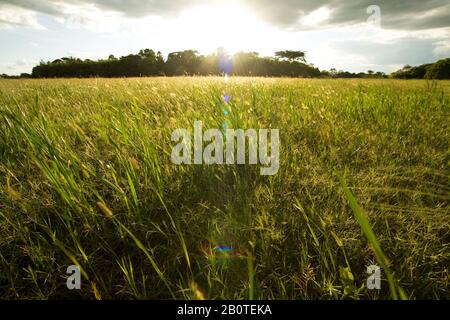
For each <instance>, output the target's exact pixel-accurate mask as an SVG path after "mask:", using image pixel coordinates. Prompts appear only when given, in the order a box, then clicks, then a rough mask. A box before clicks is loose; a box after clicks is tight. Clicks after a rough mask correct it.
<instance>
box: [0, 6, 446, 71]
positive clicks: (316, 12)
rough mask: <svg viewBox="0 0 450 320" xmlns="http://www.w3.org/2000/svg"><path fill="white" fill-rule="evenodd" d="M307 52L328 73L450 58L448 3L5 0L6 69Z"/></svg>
mask: <svg viewBox="0 0 450 320" xmlns="http://www.w3.org/2000/svg"><path fill="white" fill-rule="evenodd" d="M218 47H224V48H225V49H226V50H227V51H228V52H230V53H235V52H238V51H256V52H259V53H260V54H261V55H263V56H272V55H273V54H274V52H276V51H280V50H302V51H306V59H307V61H308V62H309V63H312V64H314V65H315V66H316V67H318V68H320V69H321V70H329V69H331V68H335V69H337V70H346V71H351V72H365V71H367V70H374V71H382V72H386V73H390V72H392V71H395V70H397V69H399V68H401V67H403V66H404V65H406V64H409V65H419V64H423V63H429V62H433V61H436V60H439V59H442V58H447V57H450V1H448V0H401V1H400V0H276V1H275V0H227V1H225V0H91V1H88V0H0V74H2V73H6V74H11V75H13V74H20V73H22V72H26V73H30V72H31V70H32V68H33V66H35V65H37V64H39V62H40V61H42V60H43V61H49V60H50V61H51V60H54V59H57V58H61V57H67V56H73V57H77V58H82V59H88V58H89V59H99V58H107V57H108V56H109V55H110V54H113V55H115V56H116V57H120V56H123V55H128V54H131V53H137V52H138V51H139V50H140V49H144V48H150V49H153V50H155V51H161V52H162V53H163V54H164V55H165V56H167V55H168V54H169V53H170V52H174V51H181V50H187V49H195V50H198V51H199V52H200V53H201V54H209V53H213V52H215V51H216V50H217V48H218Z"/></svg>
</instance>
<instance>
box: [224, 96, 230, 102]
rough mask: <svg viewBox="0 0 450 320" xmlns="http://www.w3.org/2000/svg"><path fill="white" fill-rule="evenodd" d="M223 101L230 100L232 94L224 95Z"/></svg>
mask: <svg viewBox="0 0 450 320" xmlns="http://www.w3.org/2000/svg"><path fill="white" fill-rule="evenodd" d="M223 101H225V103H228V102H230V96H229V95H224V96H223Z"/></svg>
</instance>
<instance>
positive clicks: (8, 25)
mask: <svg viewBox="0 0 450 320" xmlns="http://www.w3.org/2000/svg"><path fill="white" fill-rule="evenodd" d="M16 27H30V28H34V29H39V30H43V29H45V27H44V26H42V25H41V24H40V23H39V21H38V19H37V13H36V12H34V11H31V10H28V9H23V8H21V7H16V6H13V5H9V4H0V29H13V28H16Z"/></svg>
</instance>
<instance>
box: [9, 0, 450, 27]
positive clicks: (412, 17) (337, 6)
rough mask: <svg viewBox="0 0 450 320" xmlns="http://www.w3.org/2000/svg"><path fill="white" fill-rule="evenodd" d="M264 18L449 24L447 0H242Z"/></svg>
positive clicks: (49, 8)
mask: <svg viewBox="0 0 450 320" xmlns="http://www.w3.org/2000/svg"><path fill="white" fill-rule="evenodd" d="M221 2H222V3H225V2H227V1H224V0H91V1H89V0H31V1H30V0H0V4H1V3H9V4H14V5H17V6H19V7H23V8H26V9H30V10H33V11H38V12H42V13H47V14H51V15H61V14H62V12H61V7H60V6H59V5H58V4H60V3H70V4H87V3H91V4H95V5H96V6H97V7H99V8H101V9H106V10H113V11H117V12H121V13H123V14H124V15H126V16H130V17H140V16H146V15H152V14H155V15H163V16H167V15H172V14H176V13H178V12H180V11H182V10H183V9H186V8H189V7H192V6H194V5H201V4H213V3H221ZM240 2H241V3H242V4H244V5H247V6H248V7H250V8H251V9H252V10H254V11H255V12H256V13H257V14H259V15H260V16H261V17H262V18H263V19H264V20H265V21H267V22H269V23H272V24H274V25H277V26H280V27H289V28H296V27H299V25H298V20H299V19H300V18H301V17H304V16H306V15H308V14H309V13H311V12H312V11H314V10H316V9H319V8H321V7H327V8H328V9H330V10H331V15H330V17H329V19H328V20H327V21H325V22H323V23H322V25H319V26H318V27H321V26H322V27H332V26H336V25H348V24H354V23H360V22H365V21H366V20H367V18H368V14H367V12H366V10H367V8H368V7H369V6H370V5H378V6H379V7H380V9H381V25H382V26H383V27H384V28H388V29H402V30H424V29H431V28H440V27H449V26H450V23H449V21H450V4H449V2H448V0H428V1H426V0H401V1H400V0H327V1H326V0H301V1H300V0H277V1H274V0H241V1H240Z"/></svg>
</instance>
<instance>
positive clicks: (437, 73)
mask: <svg viewBox="0 0 450 320" xmlns="http://www.w3.org/2000/svg"><path fill="white" fill-rule="evenodd" d="M391 76H392V78H395V79H450V58H447V59H442V60H439V61H436V62H435V63H427V64H422V65H420V66H416V67H411V66H409V65H406V66H404V67H403V68H402V69H400V70H398V71H395V72H393V73H392V74H391Z"/></svg>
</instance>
